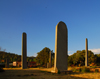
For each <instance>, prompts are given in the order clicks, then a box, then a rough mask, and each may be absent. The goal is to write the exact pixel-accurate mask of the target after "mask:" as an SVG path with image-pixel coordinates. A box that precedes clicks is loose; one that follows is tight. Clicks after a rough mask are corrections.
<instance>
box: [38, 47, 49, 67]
mask: <svg viewBox="0 0 100 79" xmlns="http://www.w3.org/2000/svg"><path fill="white" fill-rule="evenodd" d="M49 52H50V49H49V48H47V47H45V48H43V49H42V50H41V51H40V52H38V53H37V57H36V61H37V63H39V64H40V65H42V66H43V65H45V67H46V65H47V63H48V61H49Z"/></svg>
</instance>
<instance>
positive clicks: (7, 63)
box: [5, 58, 9, 68]
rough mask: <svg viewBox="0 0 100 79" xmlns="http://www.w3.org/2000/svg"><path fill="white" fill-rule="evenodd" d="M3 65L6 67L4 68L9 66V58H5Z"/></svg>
mask: <svg viewBox="0 0 100 79" xmlns="http://www.w3.org/2000/svg"><path fill="white" fill-rule="evenodd" d="M5 67H6V68H9V59H8V58H7V59H6V64H5Z"/></svg>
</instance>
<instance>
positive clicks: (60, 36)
mask: <svg viewBox="0 0 100 79" xmlns="http://www.w3.org/2000/svg"><path fill="white" fill-rule="evenodd" d="M67 54H68V30H67V26H66V24H65V23H64V22H62V21H60V22H59V23H58V24H57V26H56V34H55V61H54V71H55V72H58V70H60V71H65V70H67V67H68V64H67V63H68V61H67Z"/></svg>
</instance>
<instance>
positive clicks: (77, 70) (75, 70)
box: [73, 68, 82, 72]
mask: <svg viewBox="0 0 100 79" xmlns="http://www.w3.org/2000/svg"><path fill="white" fill-rule="evenodd" d="M81 71H82V69H81V68H74V69H73V72H81Z"/></svg>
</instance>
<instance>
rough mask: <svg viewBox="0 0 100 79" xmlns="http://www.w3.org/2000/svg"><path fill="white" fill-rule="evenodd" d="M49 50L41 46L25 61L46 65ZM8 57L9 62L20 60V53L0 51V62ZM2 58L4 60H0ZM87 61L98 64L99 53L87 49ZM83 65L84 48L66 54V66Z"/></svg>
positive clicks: (99, 59)
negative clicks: (35, 54)
mask: <svg viewBox="0 0 100 79" xmlns="http://www.w3.org/2000/svg"><path fill="white" fill-rule="evenodd" d="M50 51H51V50H50V49H49V48H47V47H45V48H43V49H42V50H41V51H40V52H38V53H37V56H36V57H27V61H30V62H31V61H34V62H36V63H37V64H38V65H40V66H43V67H46V66H47V63H48V62H49V52H50ZM7 58H8V59H9V62H13V61H21V55H17V54H14V53H7V52H4V51H0V63H5V62H6V59H7ZM2 60H4V62H3V61H2ZM88 63H89V65H90V64H91V63H94V64H95V65H97V66H100V54H94V53H93V52H92V51H88ZM53 65H54V53H52V66H53ZM84 65H85V50H82V51H79V50H78V51H76V52H75V53H73V54H72V55H70V56H68V66H84Z"/></svg>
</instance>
